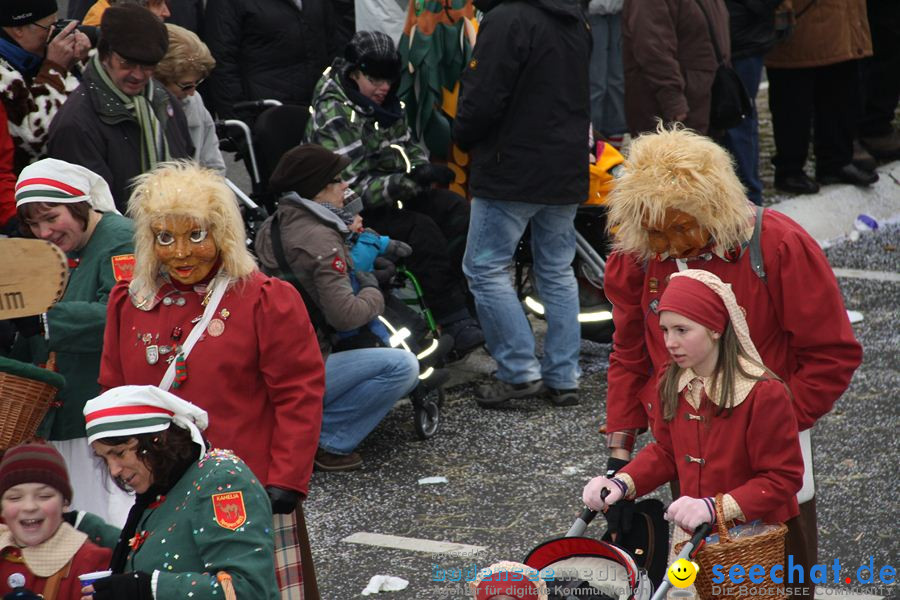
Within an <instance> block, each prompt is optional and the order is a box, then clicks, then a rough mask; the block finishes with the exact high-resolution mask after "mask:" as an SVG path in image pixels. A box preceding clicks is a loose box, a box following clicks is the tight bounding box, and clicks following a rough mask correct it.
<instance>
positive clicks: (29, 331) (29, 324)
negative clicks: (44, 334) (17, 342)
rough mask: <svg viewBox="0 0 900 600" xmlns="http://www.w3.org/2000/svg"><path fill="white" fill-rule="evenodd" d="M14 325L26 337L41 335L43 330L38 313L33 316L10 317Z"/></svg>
mask: <svg viewBox="0 0 900 600" xmlns="http://www.w3.org/2000/svg"><path fill="white" fill-rule="evenodd" d="M10 321H11V322H12V324H13V327H15V328H16V330H17V331H18V332H19V335H20V336H22V337H25V338H28V337H33V336H35V335H40V334H41V331H42V327H41V318H40V317H39V316H37V315H35V316H33V317H19V318H18V319H10Z"/></svg>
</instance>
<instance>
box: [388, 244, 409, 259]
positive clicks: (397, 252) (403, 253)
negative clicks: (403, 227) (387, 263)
mask: <svg viewBox="0 0 900 600" xmlns="http://www.w3.org/2000/svg"><path fill="white" fill-rule="evenodd" d="M412 253H413V249H412V246H410V245H409V244H407V243H406V242H401V241H400V240H391V241H390V242H388V245H387V248H386V249H385V251H384V255H385V256H386V257H387V258H388V260H396V259H398V258H406V257H407V256H409V255H410V254H412Z"/></svg>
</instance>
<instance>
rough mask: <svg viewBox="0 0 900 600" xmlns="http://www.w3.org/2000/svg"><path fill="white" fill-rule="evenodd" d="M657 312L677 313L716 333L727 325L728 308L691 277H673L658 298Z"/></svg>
mask: <svg viewBox="0 0 900 600" xmlns="http://www.w3.org/2000/svg"><path fill="white" fill-rule="evenodd" d="M658 310H659V312H663V311H664V310H668V311H672V312H674V313H678V314H679V315H681V316H683V317H687V318H688V319H690V320H692V321H696V322H697V323H700V324H701V325H703V326H704V327H706V328H707V329H711V330H712V331H715V332H716V333H723V332H724V331H725V327H726V326H727V325H728V309H727V308H726V307H725V303H724V302H723V301H722V298H721V296H719V294H717V293H716V292H714V291H713V290H712V288H710V287H709V286H708V285H706V284H705V283H703V282H701V281H698V280H696V279H692V278H691V277H673V278H672V279H671V280H670V281H669V285H668V287H666V290H665V292H663V295H662V298H660V300H659V307H658Z"/></svg>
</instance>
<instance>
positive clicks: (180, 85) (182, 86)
mask: <svg viewBox="0 0 900 600" xmlns="http://www.w3.org/2000/svg"><path fill="white" fill-rule="evenodd" d="M204 81H206V77H204V78H203V79H198V80H197V81H195V82H193V83H178V82H177V81H176V82H175V85H176V86H177V87H178V89H179V90H181V91H182V92H189V91H191V90H195V89H197V87H198V86H199V85H200V84H201V83H203V82H204Z"/></svg>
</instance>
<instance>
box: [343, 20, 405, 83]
mask: <svg viewBox="0 0 900 600" xmlns="http://www.w3.org/2000/svg"><path fill="white" fill-rule="evenodd" d="M344 58H346V59H347V63H348V67H349V68H350V69H359V70H360V71H362V72H363V73H365V74H366V75H371V76H372V77H376V78H378V79H389V80H391V81H393V80H394V79H397V77H399V75H400V54H399V53H398V52H397V48H396V47H395V46H394V40H392V39H391V37H390V36H389V35H387V34H386V33H383V32H381V31H357V32H356V33H355V34H354V35H353V37H352V38H350V41H349V42H348V43H347V47H346V48H345V49H344Z"/></svg>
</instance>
